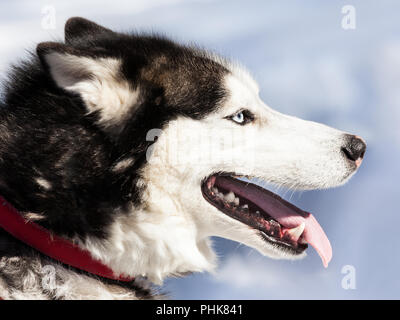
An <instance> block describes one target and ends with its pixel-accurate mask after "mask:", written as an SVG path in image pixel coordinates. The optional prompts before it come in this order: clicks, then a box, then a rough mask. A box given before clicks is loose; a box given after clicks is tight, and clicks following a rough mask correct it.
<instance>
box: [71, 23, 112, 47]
mask: <svg viewBox="0 0 400 320" xmlns="http://www.w3.org/2000/svg"><path fill="white" fill-rule="evenodd" d="M107 33H108V34H113V33H114V32H113V31H111V30H110V29H107V28H104V27H102V26H100V25H98V24H97V23H94V22H92V21H89V20H86V19H84V18H80V17H73V18H69V19H68V20H67V22H66V23H65V42H66V43H67V44H70V43H72V42H73V41H74V40H76V39H79V38H82V37H84V36H91V37H93V36H96V35H99V34H107Z"/></svg>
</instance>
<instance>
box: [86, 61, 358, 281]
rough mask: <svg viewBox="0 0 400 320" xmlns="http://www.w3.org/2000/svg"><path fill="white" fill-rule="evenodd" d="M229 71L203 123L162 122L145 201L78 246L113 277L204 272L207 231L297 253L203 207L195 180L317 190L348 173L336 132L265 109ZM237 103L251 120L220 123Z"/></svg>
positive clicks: (250, 84) (210, 262) (244, 78)
mask: <svg viewBox="0 0 400 320" xmlns="http://www.w3.org/2000/svg"><path fill="white" fill-rule="evenodd" d="M238 70H239V69H235V70H234V72H233V73H232V74H231V75H229V76H227V77H226V79H225V86H226V88H227V89H228V91H229V92H230V95H229V97H228V98H227V99H226V100H225V101H224V103H223V105H222V106H221V108H219V109H218V111H217V112H214V113H213V114H211V115H209V116H207V117H206V118H205V119H202V120H193V119H190V118H184V117H180V118H178V119H176V120H173V121H171V122H170V123H169V124H168V125H167V127H166V128H164V130H163V133H162V134H161V136H160V137H159V138H158V140H157V142H156V143H155V144H154V145H153V146H152V147H153V152H152V156H151V158H150V159H148V163H147V164H146V165H145V167H144V168H143V171H142V177H143V180H142V181H140V184H141V185H142V186H144V187H145V192H144V195H143V202H144V204H145V205H143V207H141V208H134V207H132V209H131V211H132V212H131V214H129V215H123V214H120V215H118V217H117V218H116V219H115V221H114V223H113V224H112V226H111V227H110V237H109V238H108V240H107V241H105V242H104V241H102V242H100V241H95V240H93V239H87V240H86V241H85V242H84V243H82V242H81V243H80V245H81V246H82V247H84V248H85V249H87V250H89V251H90V252H91V253H92V255H93V256H94V257H95V258H97V259H99V260H101V261H102V262H104V263H106V264H107V265H109V266H110V267H111V268H112V269H113V270H114V271H115V272H116V273H123V274H125V275H144V276H148V277H149V278H150V279H151V280H152V281H155V282H157V283H161V281H162V280H163V279H164V278H165V277H166V276H170V275H176V274H180V273H185V272H189V271H211V270H212V269H213V267H214V266H215V255H214V253H213V251H212V248H211V246H210V240H209V237H210V236H220V237H224V238H228V239H232V240H235V241H238V242H241V243H244V244H246V245H248V246H250V247H253V248H255V249H257V250H258V251H260V252H261V253H262V254H264V255H267V256H270V257H272V258H289V259H297V258H301V257H303V256H304V255H300V256H292V255H290V254H288V253H287V252H284V251H282V250H280V249H277V248H276V247H275V246H273V245H271V244H268V243H266V242H265V241H264V240H262V239H261V238H260V236H259V235H258V233H257V232H256V231H255V230H254V229H252V228H250V227H248V226H247V225H245V224H243V223H241V222H239V221H237V220H234V219H232V218H230V217H228V216H227V215H225V214H223V213H221V212H220V211H218V210H217V209H216V208H215V207H214V206H212V205H210V204H209V203H208V202H207V201H205V200H204V198H203V196H202V194H201V189H200V186H201V182H202V180H203V179H204V178H206V177H207V176H209V175H211V174H212V173H215V172H219V171H226V172H235V173H237V174H240V175H244V176H248V177H257V178H261V179H263V180H265V181H268V182H270V183H274V184H277V185H279V186H281V185H282V186H286V187H290V188H297V189H318V188H328V187H335V186H338V185H341V184H343V183H345V182H346V181H347V180H348V179H349V177H350V176H351V175H352V174H353V173H354V168H353V167H351V166H350V165H349V164H348V163H347V161H346V160H345V158H344V156H343V155H342V154H341V146H342V144H343V143H344V141H343V138H342V137H343V134H344V133H343V132H341V131H338V130H335V129H332V128H329V127H327V126H325V125H322V124H318V123H315V122H310V121H304V120H300V119H297V118H294V117H290V116H287V115H283V114H280V113H278V112H276V111H274V110H272V109H270V108H269V107H268V106H266V105H265V104H264V103H263V102H262V101H261V100H260V98H259V97H258V87H257V85H256V84H255V82H254V81H253V80H250V79H251V78H250V76H249V75H248V74H247V73H245V72H239V71H238ZM243 108H245V109H249V110H250V111H251V112H253V113H254V115H255V121H254V122H253V123H250V124H247V125H245V126H240V125H238V124H236V123H234V122H232V121H229V120H227V119H224V118H225V117H226V116H229V115H231V114H234V113H235V112H237V111H238V110H240V109H243Z"/></svg>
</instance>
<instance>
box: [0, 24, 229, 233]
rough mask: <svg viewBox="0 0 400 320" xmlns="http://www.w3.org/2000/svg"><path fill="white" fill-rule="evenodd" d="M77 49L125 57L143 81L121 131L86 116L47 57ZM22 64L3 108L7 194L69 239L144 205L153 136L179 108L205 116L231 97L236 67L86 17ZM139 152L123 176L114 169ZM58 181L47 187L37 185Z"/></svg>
mask: <svg viewBox="0 0 400 320" xmlns="http://www.w3.org/2000/svg"><path fill="white" fill-rule="evenodd" d="M51 51H57V52H68V53H73V54H76V55H81V56H87V57H90V58H93V59H96V58H100V57H113V58H117V59H120V60H121V61H122V70H121V72H122V76H123V77H124V78H125V79H127V80H128V81H129V82H130V84H131V87H132V88H140V99H139V103H138V105H137V106H135V108H133V110H134V111H132V112H131V114H130V115H129V117H128V118H129V120H127V121H125V122H124V123H123V124H122V125H120V126H119V127H118V128H113V129H110V130H106V129H104V128H102V127H101V126H99V125H98V124H97V118H98V115H96V114H91V115H89V116H88V115H87V109H86V107H85V105H84V103H83V101H82V99H81V98H80V97H79V96H77V95H74V94H71V93H69V92H66V91H65V90H63V89H61V88H59V87H57V85H56V84H55V82H54V80H53V79H52V77H51V75H50V73H49V70H48V67H47V65H46V62H45V61H44V59H43V56H44V55H45V54H46V53H48V52H51ZM37 53H38V55H33V56H32V58H31V59H30V61H26V62H24V63H22V64H20V65H18V66H16V67H14V68H13V71H12V72H11V74H10V75H9V81H8V82H7V83H6V85H5V100H4V106H3V107H2V108H1V110H0V194H1V195H3V196H4V197H5V198H6V199H7V200H8V201H9V202H11V203H12V204H13V205H14V206H15V207H16V208H17V209H18V210H20V211H22V212H35V213H40V214H42V215H44V217H45V218H44V219H42V220H40V221H39V222H38V223H39V224H41V225H43V226H44V227H46V228H48V229H50V230H51V231H53V232H55V233H57V234H59V235H63V236H68V237H74V236H79V237H81V238H84V237H86V236H88V235H92V236H96V237H104V236H106V234H105V227H106V226H107V225H108V224H109V223H110V222H111V221H112V219H113V215H114V214H115V212H116V209H119V212H121V211H122V212H123V211H124V209H125V208H127V206H128V205H129V203H130V202H133V203H135V204H136V205H137V204H140V190H139V189H138V187H137V186H136V181H137V180H138V178H139V175H138V170H139V169H140V168H141V167H142V166H143V164H144V161H145V153H146V150H147V148H148V146H149V144H150V143H152V142H148V141H146V138H145V137H146V133H147V132H148V131H149V130H150V129H154V128H162V127H163V124H164V123H166V122H167V121H168V120H171V119H173V118H174V117H176V116H177V115H183V116H187V117H192V118H201V117H203V116H204V115H206V114H208V113H209V112H211V111H213V110H214V109H215V108H216V107H217V106H218V103H219V102H220V101H221V100H222V99H223V98H224V95H225V92H224V89H223V87H222V83H221V79H222V77H223V75H224V74H225V73H227V72H228V71H227V70H226V69H225V68H224V67H223V66H222V65H221V64H219V63H217V62H215V61H214V60H212V59H211V58H209V57H208V56H207V54H205V53H203V52H201V51H198V50H196V49H193V48H189V47H185V46H182V45H178V44H175V43H174V42H172V41H170V40H168V39H165V38H162V37H157V36H149V35H146V36H140V35H127V34H121V33H116V32H113V31H110V30H108V29H105V28H103V27H100V26H98V25H96V24H94V23H92V22H89V21H87V20H84V19H81V18H72V19H70V20H69V21H68V22H67V24H66V43H65V44H63V43H43V44H39V46H38V49H37ZM126 156H132V157H133V158H134V159H136V162H135V163H134V165H133V166H132V167H131V168H129V170H127V171H125V172H123V173H114V172H113V171H112V170H111V168H112V166H113V164H115V163H116V162H117V161H118V160H119V159H121V158H123V157H126ZM37 177H42V178H44V179H46V180H48V181H49V182H50V183H51V186H52V187H51V190H49V191H47V190H45V189H44V188H42V187H40V185H38V184H37V183H36V182H35V178H37Z"/></svg>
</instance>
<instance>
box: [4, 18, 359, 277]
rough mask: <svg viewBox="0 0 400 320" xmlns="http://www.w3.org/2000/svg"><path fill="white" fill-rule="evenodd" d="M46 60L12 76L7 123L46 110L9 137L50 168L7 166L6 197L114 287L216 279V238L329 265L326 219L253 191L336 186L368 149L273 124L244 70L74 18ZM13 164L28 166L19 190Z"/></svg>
mask: <svg viewBox="0 0 400 320" xmlns="http://www.w3.org/2000/svg"><path fill="white" fill-rule="evenodd" d="M37 54H38V56H39V59H40V66H36V65H35V67H33V66H30V67H29V68H30V69H29V68H27V69H22V72H21V71H20V72H19V73H17V74H15V75H14V76H13V77H12V78H13V79H16V78H22V79H23V80H20V83H19V84H18V85H17V84H15V83H12V84H11V85H10V86H9V87H10V88H16V89H13V90H14V91H13V90H11V89H10V90H9V93H8V99H7V101H8V105H9V106H10V108H9V109H10V113H13V112H14V113H15V112H17V111H18V110H20V109H18V108H22V107H21V103H25V102H23V101H40V105H39V107H38V106H36V105H35V106H33V107H32V106H31V105H30V103H31V102H29V107H30V108H31V109H32V108H35V109H34V110H35V112H36V113H34V114H32V117H33V118H34V119H35V121H30V120H32V119H28V120H26V119H25V120H26V121H25V120H24V121H25V122H24V123H29V125H27V124H24V125H22V124H18V125H15V126H13V127H11V125H10V128H8V129H9V130H11V129H12V128H18V130H19V131H18V130H14V132H15V133H14V136H15V137H20V136H22V137H24V139H25V140H27V141H28V142H29V145H28V147H29V148H31V149H30V150H35V149H39V148H40V146H41V145H43V144H46V145H48V147H47V148H48V150H51V152H52V154H51V157H45V156H44V155H43V154H41V153H39V152H33V151H31V152H30V157H29V158H26V159H25V158H23V156H22V155H21V154H22V153H21V154H17V152H16V151H13V152H7V153H6V154H3V155H2V159H3V162H2V163H1V167H0V171H1V176H2V181H0V182H1V183H0V187H1V189H2V190H1V192H2V194H4V195H6V196H7V198H9V199H14V200H15V202H14V205H16V206H17V207H18V208H19V209H20V210H21V211H27V212H38V213H39V212H40V213H41V215H40V221H38V223H40V224H42V225H43V226H45V227H46V228H49V229H50V230H52V231H54V232H56V233H58V234H60V235H64V236H68V237H70V238H73V239H74V240H75V241H76V242H77V243H78V244H79V245H80V246H82V247H83V248H85V249H87V250H89V251H90V252H91V254H92V255H93V256H94V257H95V258H97V259H99V260H101V261H102V262H103V263H105V264H107V265H109V266H110V267H111V268H112V269H113V270H114V271H115V272H116V273H123V274H126V275H146V276H148V277H149V278H150V279H151V280H153V281H156V282H160V281H162V279H163V278H164V277H165V276H168V275H171V274H181V273H185V272H190V271H202V270H210V269H211V268H212V267H213V265H214V254H213V252H212V250H211V247H210V243H209V240H208V239H209V237H210V236H220V237H225V238H228V239H232V240H235V241H239V242H241V243H244V244H246V245H248V246H251V247H253V248H256V249H257V250H258V251H260V252H261V253H262V254H265V255H268V256H270V257H273V258H285V257H286V258H292V259H294V258H298V257H302V256H304V251H305V249H306V248H307V244H311V245H312V246H313V247H314V248H315V249H316V250H317V251H318V253H319V254H320V256H321V258H322V260H323V262H324V264H325V265H327V264H328V262H329V260H330V256H331V248H330V244H329V240H328V239H327V237H326V236H325V234H324V232H323V230H322V228H321V227H320V226H319V224H318V223H317V221H316V219H315V218H314V217H313V216H312V215H310V214H308V213H306V212H304V211H302V210H301V209H299V208H296V207H295V206H293V205H291V204H289V203H287V202H286V201H285V200H283V199H281V198H279V197H278V196H277V195H275V194H273V193H271V192H269V191H267V190H265V189H263V188H261V187H258V186H256V185H254V184H253V183H250V182H248V179H253V178H257V179H261V180H263V181H266V182H268V183H272V184H275V185H278V186H285V187H289V188H293V189H302V190H310V189H323V188H330V187H335V186H339V185H341V184H343V183H345V182H346V181H348V179H349V178H350V177H351V176H352V175H353V174H354V173H355V172H356V170H357V169H358V167H359V166H360V164H361V161H362V159H363V156H364V153H365V148H366V146H365V143H364V142H363V140H362V139H361V138H358V137H357V136H352V135H349V134H346V133H344V132H341V131H338V130H335V129H332V128H329V127H327V126H324V125H322V124H318V123H314V122H309V121H304V120H300V119H297V118H294V117H290V116H287V115H283V114H280V113H279V112H277V111H274V110H272V109H271V108H269V107H268V106H266V105H265V104H264V103H263V102H262V101H261V99H260V98H259V95H258V87H257V85H256V83H255V81H254V80H253V79H252V78H251V77H250V76H249V75H248V74H247V72H245V71H244V70H243V69H241V68H239V67H237V66H235V65H233V64H231V63H229V62H227V61H225V60H223V59H221V58H219V57H217V56H215V55H213V54H210V53H207V52H204V51H202V50H198V49H196V48H191V47H185V46H181V45H178V44H176V43H174V42H171V41H169V40H167V39H164V38H158V37H154V36H139V35H126V34H120V33H115V32H113V31H111V30H108V29H106V28H103V27H101V26H99V25H97V24H95V23H93V22H90V21H87V20H85V19H81V18H72V19H70V20H69V21H68V22H67V24H66V27H65V43H52V42H49V43H42V44H39V46H38V48H37ZM34 63H36V62H34ZM28 74H29V76H28ZM44 86H45V87H44ZM28 87H29V90H28V89H27V88H28ZM21 96H24V98H25V99H24V100H21V98H20V97H21ZM14 99H16V100H15V101H14ZM21 101H22V102H21ZM26 104H28V102H26ZM14 105H15V106H18V107H15V108H13V106H14ZM26 109H28V108H26ZM24 112H25V111H24ZM21 114H23V115H24V116H26V113H21ZM19 117H20V116H15V117H14V118H13V119H19ZM32 117H31V118H32ZM21 121H22V120H21ZM9 123H12V121H11V120H10V122H9ZM38 131H40V137H43V138H41V139H42V140H39V138H38V139H36V140H35V139H34V138H32V137H33V136H35V134H36V133H35V132H38ZM4 139H5V138H4V137H3V140H4ZM43 139H47V140H43ZM14 140H15V141H25V140H21V139H19V140H17V139H14ZM14 143H15V145H14ZM3 145H7V147H8V148H9V150H23V149H24V148H23V147H22V146H21V143H19V144H17V143H16V142H14V141H12V140H11V139H9V140H7V141H6V140H4V141H3ZM9 145H10V146H12V148H11V147H10V146H9ZM35 146H36V147H35ZM25 149H26V148H25ZM66 150H67V151H66ZM14 155H15V157H16V158H17V159H19V160H18V163H22V162H23V161H25V162H26V163H22V164H23V165H22V166H21V167H19V168H18V172H19V174H18V175H13V176H8V172H9V171H10V168H12V167H15V163H16V161H15V158H13V157H12V156H14ZM23 159H25V160H23ZM31 163H35V164H36V166H37V167H35V168H34V170H33V169H32V170H33V171H32V170H31V169H28V168H30V167H32V166H31ZM246 179H247V182H246V181H245V180H246ZM16 181H17V182H18V183H16ZM22 185H23V186H24V188H25V189H24V192H23V194H24V196H23V197H22V196H21V194H22V192H21V190H18V187H14V186H22ZM31 216H32V215H31Z"/></svg>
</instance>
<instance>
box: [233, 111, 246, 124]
mask: <svg viewBox="0 0 400 320" xmlns="http://www.w3.org/2000/svg"><path fill="white" fill-rule="evenodd" d="M232 120H233V121H235V122H237V123H243V122H244V114H243V112H239V113H237V114H235V115H234V116H232Z"/></svg>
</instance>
